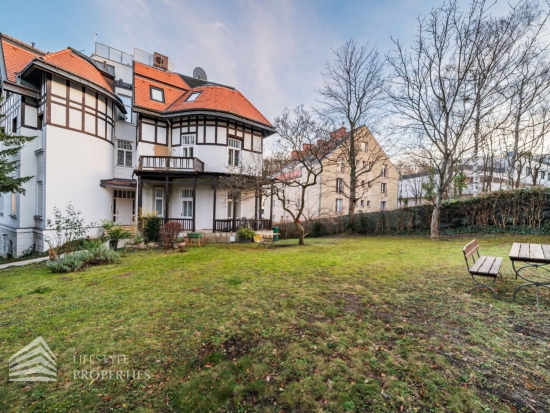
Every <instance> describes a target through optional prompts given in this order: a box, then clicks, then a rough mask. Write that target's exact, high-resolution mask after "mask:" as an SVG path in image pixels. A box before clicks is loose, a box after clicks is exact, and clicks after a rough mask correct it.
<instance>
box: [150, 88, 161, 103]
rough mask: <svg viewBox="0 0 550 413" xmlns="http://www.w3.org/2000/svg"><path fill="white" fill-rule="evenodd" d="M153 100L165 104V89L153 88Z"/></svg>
mask: <svg viewBox="0 0 550 413" xmlns="http://www.w3.org/2000/svg"><path fill="white" fill-rule="evenodd" d="M151 100H156V101H157V102H163V103H164V89H160V88H158V87H153V86H151Z"/></svg>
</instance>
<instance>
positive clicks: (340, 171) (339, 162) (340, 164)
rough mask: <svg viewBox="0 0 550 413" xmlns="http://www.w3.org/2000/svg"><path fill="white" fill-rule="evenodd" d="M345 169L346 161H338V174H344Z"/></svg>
mask: <svg viewBox="0 0 550 413" xmlns="http://www.w3.org/2000/svg"><path fill="white" fill-rule="evenodd" d="M344 170H345V168H344V160H343V159H340V160H339V161H338V166H337V167H336V172H338V173H342V172H344Z"/></svg>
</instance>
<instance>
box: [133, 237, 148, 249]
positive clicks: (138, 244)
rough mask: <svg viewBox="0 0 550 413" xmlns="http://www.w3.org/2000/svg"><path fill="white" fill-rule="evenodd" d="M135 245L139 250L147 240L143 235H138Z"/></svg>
mask: <svg viewBox="0 0 550 413" xmlns="http://www.w3.org/2000/svg"><path fill="white" fill-rule="evenodd" d="M134 244H136V247H138V248H143V245H144V244H145V239H144V238H143V237H142V236H141V235H138V236H137V237H135V238H134Z"/></svg>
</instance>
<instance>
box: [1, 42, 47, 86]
mask: <svg viewBox="0 0 550 413" xmlns="http://www.w3.org/2000/svg"><path fill="white" fill-rule="evenodd" d="M4 38H8V39H10V40H12V39H11V38H9V37H8V36H5V35H2V50H3V51H4V63H5V65H6V75H7V78H8V80H9V81H10V82H15V74H16V73H19V72H20V71H21V70H23V69H24V68H25V66H27V65H28V64H29V62H30V61H31V60H32V59H34V58H35V57H38V56H40V54H39V51H38V50H37V52H36V53H33V52H30V51H29V50H27V49H26V48H23V47H20V46H18V45H15V44H13V43H11V42H8V41H6V40H5V39H4ZM14 41H15V40H14ZM17 43H21V42H19V41H17ZM29 47H30V46H29Z"/></svg>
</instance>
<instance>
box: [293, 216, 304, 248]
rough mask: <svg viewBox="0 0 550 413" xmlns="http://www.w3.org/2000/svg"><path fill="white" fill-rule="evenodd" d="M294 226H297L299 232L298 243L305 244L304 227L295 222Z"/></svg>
mask: <svg viewBox="0 0 550 413" xmlns="http://www.w3.org/2000/svg"><path fill="white" fill-rule="evenodd" d="M295 224H296V228H298V232H299V234H300V239H299V240H298V245H305V244H306V243H305V241H304V237H305V229H304V227H303V226H302V225H301V224H300V223H299V222H295Z"/></svg>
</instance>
